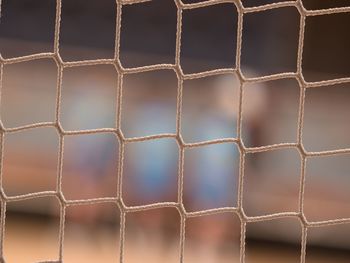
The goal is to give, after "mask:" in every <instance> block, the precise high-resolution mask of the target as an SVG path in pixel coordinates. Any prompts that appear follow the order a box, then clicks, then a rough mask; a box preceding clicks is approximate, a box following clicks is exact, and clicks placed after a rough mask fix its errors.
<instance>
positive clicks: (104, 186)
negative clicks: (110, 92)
mask: <svg viewBox="0 0 350 263" xmlns="http://www.w3.org/2000/svg"><path fill="white" fill-rule="evenodd" d="M68 99H70V100H71V101H72V102H71V103H69V104H67V105H66V106H67V108H66V109H65V111H64V114H63V123H64V126H66V127H67V128H68V129H73V130H75V129H77V130H83V129H94V128H106V127H111V125H113V121H114V115H115V114H114V112H113V110H112V111H111V109H109V108H108V107H106V104H107V103H106V100H107V99H109V100H110V99H112V98H106V97H105V96H103V94H101V92H99V89H98V88H97V86H90V87H88V86H87V87H85V89H79V90H78V92H76V93H72V94H70V96H69V97H67V100H68ZM64 106H65V105H64ZM117 147H118V143H117V139H116V138H115V136H114V135H112V134H108V133H98V134H88V135H74V136H71V137H65V153H64V168H63V169H64V170H63V179H62V180H63V191H64V194H65V196H66V198H68V199H87V198H98V197H106V196H108V197H109V196H111V197H114V196H116V191H117V186H116V181H117V180H116V179H115V178H116V174H117V167H116V163H117V160H118V149H117ZM67 196H68V197H67ZM106 214H108V211H105V210H103V206H88V205H79V206H76V207H75V209H74V210H73V212H72V213H70V217H71V218H70V219H71V220H75V221H77V223H79V222H85V223H88V224H90V225H91V226H93V225H94V224H96V222H97V221H99V220H103V219H104V217H105V215H106Z"/></svg>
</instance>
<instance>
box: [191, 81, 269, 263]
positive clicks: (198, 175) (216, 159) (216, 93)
mask: <svg viewBox="0 0 350 263" xmlns="http://www.w3.org/2000/svg"><path fill="white" fill-rule="evenodd" d="M265 92H266V91H265V88H264V86H263V85H261V89H259V92H257V93H259V94H257V93H252V92H251V91H250V90H249V88H248V89H246V90H245V95H244V96H249V97H250V99H251V98H252V97H253V101H254V102H255V103H251V104H249V107H245V112H244V113H243V115H244V120H245V125H244V126H243V131H242V134H243V137H244V139H243V140H244V143H246V144H247V143H248V144H250V141H252V140H253V138H254V137H257V138H258V137H259V131H258V129H257V127H259V121H260V122H261V115H262V114H263V112H264V107H265V102H266V93H265ZM239 94H240V92H239V82H238V80H237V79H236V78H233V77H232V76H221V77H219V78H217V80H216V81H215V82H214V88H213V89H212V92H211V93H210V94H208V95H207V96H208V98H209V99H208V103H207V105H206V107H205V108H204V109H202V110H201V111H200V114H199V115H198V116H195V117H193V118H191V121H192V122H193V123H192V125H194V126H196V127H195V129H194V131H195V132H197V134H196V135H192V136H196V138H197V139H199V141H206V140H212V139H222V138H235V137H237V133H236V130H237V119H238V106H239ZM203 95H204V94H202V96H203ZM195 150H196V152H197V154H195V155H193V156H191V158H190V159H189V163H190V165H189V166H190V169H189V170H190V174H188V176H189V177H190V178H191V180H190V186H189V187H187V193H186V196H187V198H188V202H189V203H190V206H191V207H195V208H196V210H203V209H204V210H205V209H211V208H220V207H228V206H231V207H232V206H236V204H237V195H238V182H239V174H238V173H239V158H240V153H239V149H238V146H237V145H234V144H233V143H220V144H214V145H209V146H204V147H203V148H202V147H201V148H195ZM186 167H187V166H186ZM185 189H186V188H185ZM228 218H229V219H230V217H227V215H224V214H218V215H215V216H204V217H203V218H201V220H200V221H199V222H198V224H196V227H195V228H194V229H193V232H194V233H193V234H192V236H194V239H195V240H197V242H199V243H200V244H201V245H200V247H201V248H199V251H198V255H199V256H200V255H202V257H203V258H202V261H203V262H216V259H217V258H218V257H219V254H218V253H220V252H219V251H221V250H220V248H223V247H225V246H224V245H225V242H226V241H227V240H228V239H229V238H230V235H231V237H232V234H233V233H234V234H233V235H234V236H235V238H234V239H235V240H236V242H237V243H238V242H239V235H240V231H239V225H236V226H235V229H229V227H230V225H231V226H232V221H231V220H228ZM231 219H233V218H231Z"/></svg>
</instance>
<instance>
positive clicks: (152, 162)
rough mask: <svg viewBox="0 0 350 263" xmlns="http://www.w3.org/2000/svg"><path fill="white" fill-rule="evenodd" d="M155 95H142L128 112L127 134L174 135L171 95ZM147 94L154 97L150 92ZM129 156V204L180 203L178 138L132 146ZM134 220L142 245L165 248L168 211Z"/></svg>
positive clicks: (126, 191) (126, 187)
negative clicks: (178, 192) (177, 201)
mask: <svg viewBox="0 0 350 263" xmlns="http://www.w3.org/2000/svg"><path fill="white" fill-rule="evenodd" d="M161 88H165V87H161ZM148 91H149V90H148ZM152 93H155V94H156V95H155V97H156V98H153V99H149V98H145V97H144V96H142V97H143V98H139V100H138V101H137V102H134V103H135V105H134V107H130V109H129V110H128V111H127V112H126V111H125V112H124V114H126V113H127V114H128V115H127V116H126V117H125V118H126V119H127V120H126V122H125V125H124V127H122V129H123V132H124V133H125V134H132V135H136V136H146V135H155V134H159V133H163V132H171V131H172V130H173V129H174V127H175V126H174V123H175V115H174V109H172V108H171V102H169V101H168V100H167V98H166V97H167V95H168V94H167V92H165V94H159V93H158V92H157V91H155V90H153V91H152ZM144 95H145V96H146V97H151V96H153V95H151V93H150V91H149V92H148V93H145V94H144ZM129 106H130V105H129ZM122 126H123V125H122ZM125 156H126V157H125V166H124V173H123V185H124V187H123V189H124V190H123V198H124V199H125V200H126V201H125V202H126V203H127V205H145V204H152V203H158V202H165V201H176V192H177V171H178V146H177V144H176V141H175V140H174V139H156V140H147V141H143V142H135V143H128V144H127V145H126V148H125ZM133 219H134V221H133V223H134V226H133V228H134V230H135V233H136V235H135V236H134V237H135V238H137V242H139V243H140V245H141V246H145V243H148V242H151V243H152V242H160V244H158V245H161V246H162V245H165V244H164V242H162V240H164V238H166V236H167V233H166V222H167V220H168V217H167V213H166V211H164V209H153V210H148V211H144V212H140V213H138V214H137V216H134V217H133ZM137 242H136V243H137ZM148 244H149V243H148Z"/></svg>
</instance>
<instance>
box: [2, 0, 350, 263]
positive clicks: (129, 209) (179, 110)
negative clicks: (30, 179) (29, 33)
mask: <svg viewBox="0 0 350 263" xmlns="http://www.w3.org/2000/svg"><path fill="white" fill-rule="evenodd" d="M147 1H150V0H116V5H115V7H116V10H117V12H116V33H115V43H114V46H115V50H114V57H113V58H110V59H108V58H107V59H92V60H81V61H70V62H67V61H64V60H63V59H62V57H61V55H60V34H61V27H60V25H61V9H62V0H56V16H55V31H54V42H53V51H52V52H45V53H35V54H31V55H26V56H19V57H11V58H4V57H3V56H2V55H1V54H0V93H1V90H2V89H3V88H4V85H3V83H4V81H3V75H4V74H3V73H4V68H5V67H7V66H8V65H10V64H17V63H22V62H28V61H32V60H37V59H52V60H54V61H55V63H56V65H57V68H58V75H57V85H56V101H55V118H54V121H52V122H36V123H32V124H28V125H23V126H17V127H11V128H8V127H6V126H5V125H4V124H3V122H2V121H1V122H0V140H1V143H0V164H1V165H0V189H1V191H0V202H1V216H0V259H1V262H5V261H6V258H5V255H4V253H3V251H4V249H3V247H4V245H3V244H4V240H5V238H6V236H5V226H6V214H7V211H6V207H7V205H8V204H9V203H11V202H15V201H21V200H28V199H34V198H39V197H55V198H57V200H58V201H59V204H60V214H59V217H60V225H59V257H58V258H57V259H53V260H52V261H50V262H63V260H64V257H63V255H64V245H63V244H64V237H65V224H66V209H67V208H68V207H70V206H72V207H74V206H77V205H84V204H100V203H113V204H116V205H117V206H118V208H119V211H120V262H124V243H125V231H126V221H127V220H126V215H127V214H130V213H133V212H138V211H148V210H151V209H155V208H173V209H176V210H177V211H178V214H179V215H180V239H179V243H180V245H179V247H180V253H179V262H183V261H184V248H185V242H186V238H185V230H186V222H187V219H189V218H192V217H201V216H208V215H216V214H223V213H231V214H234V215H235V216H238V218H239V220H240V251H239V255H240V262H242V263H243V262H245V247H246V246H245V244H246V229H247V224H249V223H252V222H262V221H270V220H273V219H282V218H294V219H297V220H298V221H299V222H300V225H301V228H302V232H301V233H302V234H301V257H300V262H305V257H306V245H307V235H308V230H309V229H310V228H316V227H325V226H330V225H337V224H347V223H350V218H339V219H334V220H325V221H310V220H309V219H308V218H307V217H306V216H305V212H304V193H305V180H306V164H307V161H308V159H310V158H318V157H322V156H335V155H341V154H347V153H350V149H349V148H343V149H337V150H325V151H308V150H306V149H305V147H304V144H303V130H304V129H303V127H304V109H305V98H306V91H307V90H308V89H313V88H318V87H325V86H332V85H336V84H342V83H349V82H350V78H349V77H345V78H336V79H330V80H324V81H306V80H305V78H304V74H303V49H304V35H305V28H306V25H307V18H308V17H312V16H327V15H331V14H338V13H350V6H349V7H336V8H327V9H321V10H308V9H306V8H305V7H304V5H303V2H302V1H301V0H295V1H282V2H275V3H271V4H264V5H260V6H254V7H246V6H245V5H244V1H241V0H207V1H197V2H195V3H184V2H183V1H181V0H174V2H175V5H176V8H177V25H176V45H175V58H174V63H170V64H152V65H146V66H141V67H125V66H123V64H122V63H121V59H120V42H121V27H122V20H123V8H124V7H125V6H126V5H137V4H141V3H143V2H147ZM223 3H225V4H232V6H233V7H235V8H236V10H237V13H238V23H237V31H236V32H237V35H236V38H237V45H236V50H235V51H234V52H235V54H236V55H235V63H234V65H235V66H234V67H228V68H217V69H213V70H208V71H202V72H198V73H191V74H188V73H184V70H183V68H182V63H181V62H182V61H181V51H182V47H181V43H182V38H181V37H182V28H183V19H182V18H183V12H184V11H185V10H190V9H201V8H204V7H210V6H214V5H220V4H223ZM283 7H293V8H295V9H296V10H297V11H298V13H299V15H300V22H299V26H300V27H299V35H298V47H297V63H296V71H294V72H283V73H277V74H272V75H265V76H262V77H247V76H245V75H244V70H242V66H241V64H242V63H241V57H242V56H241V54H242V52H241V51H242V39H243V21H244V19H245V16H246V15H247V14H249V13H259V12H263V11H267V10H274V9H279V8H283ZM1 11H2V10H1V0H0V15H1ZM0 17H1V16H0ZM93 65H111V66H113V67H114V69H115V72H116V79H115V81H116V83H117V95H116V104H117V107H116V110H115V123H114V127H112V128H96V129H84V130H80V129H77V130H66V129H64V128H63V125H62V114H61V112H62V79H63V76H64V69H67V68H71V67H78V66H93ZM157 70H170V71H173V72H174V73H175V74H176V77H177V94H176V120H175V121H176V126H175V132H174V133H161V134H152V135H148V136H137V137H127V136H126V135H125V134H124V132H123V130H122V128H121V126H122V124H121V123H122V119H123V110H122V109H123V107H127V105H123V103H122V100H123V95H124V93H123V83H124V82H123V81H124V80H125V78H126V77H127V76H129V75H137V74H141V73H146V72H152V71H157ZM227 74H231V75H234V76H236V77H237V79H238V84H237V86H238V87H239V88H238V90H237V94H236V96H237V104H238V113H237V123H236V125H235V127H236V130H232V134H234V135H233V136H229V137H223V138H219V139H210V140H202V141H199V142H195V143H189V142H187V141H186V140H185V139H184V136H183V133H182V131H183V128H182V123H183V104H184V103H183V102H184V88H183V86H184V81H187V80H195V79H203V78H206V77H210V76H221V75H227ZM283 79H294V80H296V81H297V83H298V85H299V89H300V97H299V107H298V120H297V134H296V138H297V140H296V142H293V143H289V142H288V143H278V144H271V145H267V146H259V147H248V146H246V145H245V143H244V140H243V135H244V132H245V131H244V128H243V119H244V118H245V113H244V112H243V97H244V94H245V92H247V91H246V87H247V85H250V84H254V83H262V82H266V81H273V80H283ZM198 96H199V95H198ZM261 96H262V95H261ZM225 103H226V104H227V102H225ZM228 104H230V103H229V102H228ZM87 108H88V106H87ZM228 108H229V106H228ZM160 110H161V109H160ZM42 127H51V128H54V129H55V130H56V131H57V133H58V134H59V143H58V145H59V149H58V172H57V180H56V190H54V191H41V192H33V193H28V194H22V195H11V196H9V195H7V194H6V192H5V191H4V187H3V171H2V166H3V165H2V163H3V160H4V156H5V152H4V138H5V135H7V134H11V133H16V132H21V131H26V130H31V129H36V128H42ZM100 133H104V134H105V133H109V134H112V135H114V136H115V137H116V138H117V140H118V142H119V152H118V154H117V155H116V158H117V159H118V169H117V171H116V177H117V186H116V187H117V194H116V196H112V197H101V198H87V199H81V200H70V199H68V198H67V197H66V196H65V195H64V194H63V191H62V174H63V173H62V171H63V159H64V156H65V141H66V140H67V139H66V138H67V137H69V136H71V135H85V134H100ZM158 139H172V140H174V141H176V145H177V151H178V174H177V177H176V178H177V182H176V184H177V200H176V201H175V202H157V203H151V204H146V205H138V206H130V205H127V204H126V202H125V201H124V199H123V194H122V192H123V181H124V177H123V172H124V165H123V164H124V160H125V151H126V150H125V149H126V147H127V146H128V145H129V144H132V143H135V142H146V141H155V140H158ZM224 143H231V144H234V145H235V146H236V147H237V153H238V155H239V157H238V160H239V163H238V167H239V169H238V171H239V175H238V182H237V190H234V189H233V190H232V191H233V192H234V193H235V195H236V197H235V198H236V200H237V205H236V206H232V207H231V206H227V207H219V208H213V209H205V210H200V211H196V212H190V211H188V209H187V208H186V206H185V205H184V187H185V183H184V181H185V180H184V163H185V155H186V153H187V151H188V150H189V149H192V148H200V147H204V146H209V145H220V144H224ZM278 149H294V150H296V151H297V152H298V154H299V155H300V159H301V170H300V179H299V192H298V209H297V211H294V212H278V213H271V214H267V215H263V216H248V215H247V214H246V213H245V207H244V205H243V196H244V194H243V193H244V191H245V187H244V182H245V180H244V178H245V162H246V156H247V154H249V153H260V152H268V151H273V150H278ZM135 156H138V155H137V154H135ZM151 157H152V156H151ZM163 157H164V156H163ZM163 157H162V158H160V159H161V160H163ZM164 159H166V158H165V157H164ZM147 160H148V158H147ZM166 161H167V160H166ZM215 161H217V162H218V163H219V164H220V160H213V162H215ZM159 180H160V179H159ZM199 180H200V179H199ZM77 191H78V190H77ZM248 194H249V193H248Z"/></svg>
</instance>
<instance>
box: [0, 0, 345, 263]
mask: <svg viewBox="0 0 350 263" xmlns="http://www.w3.org/2000/svg"><path fill="white" fill-rule="evenodd" d="M184 2H186V3H190V2H200V1H199V0H186V1H185V0H184ZM272 2H277V1H274V0H265V1H258V0H245V1H243V4H244V5H245V6H256V5H261V4H267V3H272ZM303 2H304V6H305V7H306V8H308V9H321V8H329V7H341V6H346V5H348V4H349V3H348V1H347V0H343V1H331V0H327V1H326V0H322V1H321V0H304V1H303ZM115 16H116V9H115V1H114V0H105V1H97V0H84V1H83V0H75V1H65V0H63V4H62V22H61V34H60V54H61V56H62V58H63V60H64V61H76V60H86V59H97V58H113V53H114V38H115ZM54 21H55V1H54V0H3V1H2V6H1V20H0V52H1V55H2V56H3V57H4V58H10V57H17V56H22V55H28V54H34V53H39V52H49V51H52V50H53V37H54ZM349 24H350V14H349V13H343V14H333V15H327V16H316V17H308V18H307V19H306V32H305V43H304V53H303V73H304V77H305V79H306V80H307V81H320V80H327V79H334V78H339V77H349V75H350V65H349V63H350V52H349V48H348V47H349V46H350V37H349V34H348V25H349ZM236 28H237V11H236V8H235V6H234V5H232V4H220V5H215V6H211V7H205V8H200V9H195V10H185V11H184V12H183V28H182V47H181V48H182V49H181V65H182V68H183V70H184V72H185V73H194V72H201V71H205V70H211V69H216V68H228V67H235V66H236V65H235V63H234V61H235V49H236V33H237V32H236ZM298 32H299V13H298V12H297V10H296V9H295V8H292V7H285V8H279V9H274V10H269V11H264V12H259V13H251V14H247V15H245V16H244V25H243V43H242V71H243V73H244V75H245V76H249V77H252V76H264V75H269V74H275V73H281V72H295V71H296V60H297V46H298V34H299V33H298ZM175 34H176V6H175V4H174V2H173V1H171V0H152V1H151V2H147V3H142V4H135V5H127V6H124V7H123V13H122V31H121V54H120V55H121V62H122V64H123V66H124V67H137V66H143V65H151V64H158V63H174V57H175ZM56 78H57V67H56V64H55V63H54V61H53V60H50V59H39V60H32V61H28V62H23V63H18V64H11V65H6V66H4V74H3V85H2V91H1V93H2V98H1V104H0V105H1V120H2V122H3V124H4V125H5V127H8V128H10V127H18V126H21V125H26V124H32V123H36V122H44V121H53V120H54V114H55V99H56ZM116 79H117V74H116V71H115V69H114V68H113V67H112V66H108V65H98V66H89V67H74V68H67V69H64V73H63V86H62V110H61V123H62V126H63V127H64V129H66V130H83V129H94V128H103V127H114V125H115V118H116V116H115V109H116V107H117V106H118V105H117V104H116V99H115V98H116V96H117V94H116ZM238 83H239V82H238V79H237V77H236V76H235V75H230V74H227V75H222V76H215V77H206V78H201V79H195V80H186V81H185V82H184V89H183V115H182V130H181V132H182V135H183V138H184V140H185V141H186V142H200V141H204V140H212V139H218V138H232V137H235V136H236V121H237V112H238ZM176 96H177V78H176V75H175V73H174V72H173V71H171V70H158V71H152V72H147V73H139V74H132V75H126V76H124V83H123V100H122V120H121V126H122V131H123V133H124V135H125V137H128V138H129V137H135V136H146V135H151V134H159V133H174V132H175V124H176V122H175V121H176ZM349 99H350V86H349V84H341V85H336V86H331V87H322V88H315V89H309V90H307V92H306V101H305V119H304V123H305V124H304V130H303V143H304V145H305V148H306V149H307V150H309V151H321V150H334V149H340V148H348V147H349V146H350V137H349V131H350V126H349V117H348V113H349V112H350V104H349ZM298 107H299V86H298V83H297V82H296V81H295V80H294V79H286V80H278V81H269V82H262V83H259V84H246V85H245V92H244V102H243V141H244V144H245V145H246V146H249V147H254V146H263V145H270V144H275V143H282V142H296V134H297V118H298ZM118 149H119V145H118V140H117V138H116V137H115V136H114V135H112V134H109V133H99V134H90V135H74V136H73V135H72V136H67V137H66V138H65V155H64V160H63V186H62V187H63V193H64V195H65V197H66V198H67V199H69V200H75V199H87V198H94V197H110V196H115V195H116V190H117V189H116V188H117V187H116V183H117V180H116V172H117V169H118V167H117V166H118V164H117V160H118ZM57 155H58V134H57V132H56V131H55V130H54V129H51V128H36V129H32V130H26V131H23V132H18V133H11V134H6V136H5V157H4V164H3V187H4V191H5V193H6V194H7V195H9V196H13V195H19V194H26V193H32V192H36V191H46V190H54V189H55V187H56V175H57V158H58V156H57ZM238 159H239V152H238V148H237V147H236V145H235V144H231V143H224V144H215V145H210V146H205V147H196V148H191V149H188V150H186V152H185V165H184V205H185V207H186V210H187V211H200V210H204V209H209V208H219V207H226V206H231V207H234V206H236V205H237V186H238ZM349 160H350V156H349V155H336V156H332V157H322V158H310V159H309V160H308V163H307V169H306V189H305V215H306V217H307V219H308V220H309V221H321V220H328V219H337V218H343V217H350V205H349V200H350V191H349V185H350V166H349ZM245 172H246V174H245V181H244V196H243V206H244V209H245V212H246V214H247V215H248V216H259V215H266V214H270V213H277V212H291V211H297V209H298V191H299V176H300V157H299V154H298V152H297V150H293V149H283V150H274V151H268V152H264V153H254V154H248V155H247V160H246V164H245ZM177 174H178V147H177V144H176V141H175V140H172V139H158V140H154V141H147V142H137V143H129V144H127V145H126V148H125V159H124V173H123V198H124V201H125V203H126V205H128V206H133V205H143V204H150V203H154V202H165V201H176V200H177ZM66 216H67V218H66V226H65V240H64V246H65V247H64V248H65V249H64V260H65V262H117V261H118V257H119V250H118V248H119V245H118V244H119V211H118V207H117V206H116V205H114V204H98V205H86V206H71V207H68V208H67V214H66ZM179 223H180V216H179V214H178V212H177V210H176V209H172V208H163V209H154V210H148V211H144V212H135V213H130V214H127V216H126V245H125V261H126V262H141V261H144V262H178V259H179V227H180V226H179ZM58 229H59V202H58V200H56V199H55V198H48V197H47V198H37V199H32V200H27V201H20V202H11V203H8V209H7V219H6V229H5V230H6V238H5V244H4V252H5V257H6V260H7V262H16V263H17V262H19V263H20V262H38V261H44V260H48V259H55V258H57V257H58ZM239 233H240V222H239V218H238V217H237V216H236V215H234V214H230V213H225V214H220V215H215V216H205V217H194V218H190V219H188V220H187V223H186V245H185V259H186V262H238V260H239V245H240V244H239V235H240V234H239ZM349 237H350V226H349V225H335V226H331V227H322V228H311V229H309V231H308V240H307V241H308V244H307V257H306V260H307V262H311V263H314V262H315V263H316V262H317V263H324V262H332V263H333V262H336V263H338V262H349V261H350V239H349ZM246 241H247V244H246V262H248V263H260V262H286V263H289V262H299V258H300V241H301V226H300V223H299V222H298V221H297V220H296V219H278V220H271V221H266V222H259V223H249V224H247V240H246Z"/></svg>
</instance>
